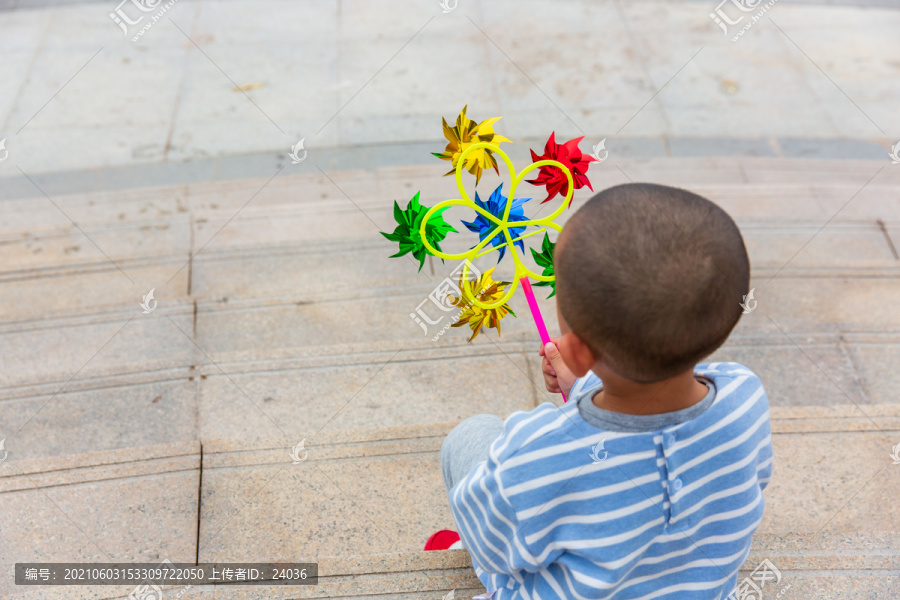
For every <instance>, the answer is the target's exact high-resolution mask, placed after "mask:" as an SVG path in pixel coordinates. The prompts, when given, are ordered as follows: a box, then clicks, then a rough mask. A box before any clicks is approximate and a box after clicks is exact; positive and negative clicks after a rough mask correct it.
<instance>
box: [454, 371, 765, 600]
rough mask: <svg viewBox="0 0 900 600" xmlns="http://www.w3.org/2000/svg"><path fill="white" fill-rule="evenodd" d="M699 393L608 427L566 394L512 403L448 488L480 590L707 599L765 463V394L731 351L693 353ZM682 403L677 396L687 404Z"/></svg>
mask: <svg viewBox="0 0 900 600" xmlns="http://www.w3.org/2000/svg"><path fill="white" fill-rule="evenodd" d="M695 373H696V374H698V375H701V376H705V378H708V379H709V380H711V381H712V383H714V390H715V397H714V399H713V400H712V403H711V404H710V405H709V407H708V408H707V409H706V410H704V411H703V412H702V413H700V414H699V415H696V416H694V418H691V419H690V420H687V421H684V422H680V423H677V424H673V425H669V426H666V427H663V428H662V429H658V430H655V431H627V432H626V431H611V430H608V429H600V428H598V427H595V426H593V425H591V424H590V423H588V422H587V421H585V420H584V418H583V417H582V415H581V413H580V411H579V409H578V402H579V400H580V399H581V398H584V397H588V402H589V401H590V400H589V398H590V397H591V396H593V394H594V393H596V391H597V390H599V389H600V388H601V387H602V384H601V383H600V381H599V379H598V378H597V377H596V376H595V375H593V373H589V374H588V376H586V377H584V378H581V379H579V380H578V381H577V382H576V384H575V386H574V387H573V388H572V393H571V394H570V396H571V397H570V399H569V402H568V403H567V404H566V405H564V406H563V407H562V408H559V407H556V406H554V405H553V404H550V403H549V402H548V403H544V404H542V405H540V406H539V407H537V408H535V409H534V410H531V411H529V412H524V411H518V412H515V413H513V414H512V415H511V416H510V417H509V418H508V419H507V420H506V422H505V423H504V429H503V433H502V434H501V435H500V437H499V438H497V440H496V441H494V443H493V444H492V445H491V449H490V454H489V458H488V459H487V461H486V462H484V463H480V464H479V465H477V466H476V467H475V468H474V469H473V470H472V472H470V473H469V474H468V476H467V477H465V478H464V479H463V480H462V481H460V482H459V483H458V484H457V485H456V486H455V487H454V488H453V489H452V490H451V491H450V506H451V510H452V512H453V517H454V520H455V521H456V524H457V527H458V530H459V534H460V537H461V538H462V542H463V545H464V546H465V547H466V548H467V549H468V551H469V553H470V554H471V556H472V561H473V565H474V567H475V571H476V573H477V575H478V577H479V579H480V580H481V582H482V583H483V584H484V585H485V588H486V589H487V590H488V591H489V592H490V591H493V590H497V592H496V594H495V595H494V596H493V599H494V600H512V599H523V600H538V599H543V600H549V599H555V598H574V599H578V600H582V599H588V598H590V599H615V600H638V599H640V600H650V599H661V600H674V599H675V598H677V599H678V600H695V599H696V600H701V599H702V600H718V599H723V598H726V597H727V596H728V594H729V593H730V592H731V591H732V589H733V588H734V586H735V584H736V581H737V572H738V569H739V568H740V567H741V565H742V564H743V563H744V561H745V560H746V558H747V555H748V554H749V552H750V538H751V536H752V535H753V533H754V532H755V531H756V529H757V527H758V526H759V523H760V521H761V519H762V514H763V505H764V501H763V494H762V490H763V489H764V488H765V487H766V484H767V483H768V482H769V478H770V477H771V474H772V436H771V431H770V428H769V407H768V400H767V398H766V393H765V390H764V389H763V386H762V383H761V382H760V380H759V378H758V377H757V376H756V375H755V374H754V373H753V372H751V371H750V370H749V369H747V368H746V367H744V366H742V365H739V364H737V363H710V364H704V365H698V366H697V367H696V368H695ZM688 410H690V409H688Z"/></svg>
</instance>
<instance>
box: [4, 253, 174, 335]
mask: <svg viewBox="0 0 900 600" xmlns="http://www.w3.org/2000/svg"><path fill="white" fill-rule="evenodd" d="M187 267H188V257H187V255H184V256H180V257H169V258H168V259H162V260H156V259H148V260H145V259H135V260H126V261H122V262H117V264H113V263H112V262H110V261H108V260H100V261H99V262H92V263H88V264H76V265H72V266H70V267H62V268H55V267H48V268H42V269H38V270H31V271H25V272H12V273H5V274H3V275H0V282H2V285H0V324H4V325H7V324H15V323H19V324H20V325H21V324H23V323H29V322H31V323H37V322H40V321H42V320H46V321H52V320H54V319H62V320H65V319H66V318H69V317H82V318H86V317H89V316H90V315H97V314H117V313H118V314H121V315H125V316H124V319H123V321H125V320H127V319H128V317H130V316H133V315H135V314H137V315H142V313H143V310H142V309H141V308H140V304H141V303H142V302H143V297H144V295H145V294H148V293H149V292H150V290H151V289H153V290H154V299H155V300H156V301H157V303H159V302H162V305H161V306H160V305H159V304H157V306H158V307H159V308H160V311H161V312H163V309H166V305H167V304H168V305H169V307H178V306H179V305H180V306H181V308H183V307H184V306H185V305H188V306H189V305H190V301H189V300H187V299H186V296H187V295H188V286H189V281H190V269H189V268H187ZM123 273H124V274H123ZM151 304H152V303H151ZM174 310H176V311H177V310H180V309H179V308H175V309H174ZM35 327H36V328H38V327H40V325H35Z"/></svg>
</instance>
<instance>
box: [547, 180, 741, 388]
mask: <svg viewBox="0 0 900 600" xmlns="http://www.w3.org/2000/svg"><path fill="white" fill-rule="evenodd" d="M554 254H555V256H554V259H555V265H554V266H555V271H556V294H557V297H558V302H559V310H560V314H561V315H562V317H563V319H565V321H566V322H567V323H568V325H569V327H570V328H571V329H572V331H573V332H574V333H575V334H576V335H578V336H579V337H580V338H581V339H582V340H584V342H585V343H586V344H587V345H588V347H589V348H591V350H592V351H593V352H594V354H595V355H596V356H597V357H598V358H599V357H600V356H601V355H603V357H604V358H605V359H606V360H607V362H608V363H609V365H610V367H611V368H612V369H613V370H614V371H615V372H617V373H619V374H620V375H621V376H622V377H625V378H627V379H631V380H633V381H638V382H643V383H651V382H655V381H660V380H663V379H666V378H668V377H671V376H673V375H675V374H677V373H680V372H682V371H684V370H685V369H689V368H693V367H694V365H696V364H697V362H699V361H700V359H702V358H703V357H705V356H708V355H709V354H711V353H712V352H713V351H715V350H716V348H718V347H719V346H721V345H722V344H723V343H724V342H725V340H726V339H727V338H728V335H729V334H730V333H731V330H732V329H733V328H734V326H735V325H736V324H737V321H738V319H740V316H741V313H742V309H741V306H740V302H741V301H742V299H743V295H744V294H746V293H747V288H748V287H749V285H750V261H749V259H748V258H747V249H746V248H745V247H744V240H743V238H742V237H741V232H740V231H739V230H738V227H737V225H736V224H735V222H734V221H733V220H732V219H731V217H729V216H728V214H727V213H726V212H725V211H724V210H722V209H721V208H720V207H718V206H717V205H716V204H714V203H713V202H710V201H709V200H707V199H706V198H704V197H702V196H698V195H697V194H694V193H692V192H689V191H687V190H683V189H679V188H674V187H668V186H665V185H656V184H651V183H630V184H625V185H618V186H615V187H611V188H609V189H606V190H604V191H602V192H600V193H598V194H596V195H595V196H594V197H593V198H591V199H590V200H589V201H588V202H587V203H586V204H585V205H584V206H582V207H581V208H580V209H578V211H577V212H576V213H575V214H574V215H573V216H572V217H571V218H570V219H569V221H568V223H567V224H566V225H565V227H564V229H563V232H562V234H561V235H560V239H559V246H558V248H557V250H556V252H555V253H554Z"/></svg>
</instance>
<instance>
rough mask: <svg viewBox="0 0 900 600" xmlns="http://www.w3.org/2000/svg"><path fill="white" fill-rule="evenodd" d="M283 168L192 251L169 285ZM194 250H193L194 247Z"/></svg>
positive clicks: (170, 279)
mask: <svg viewBox="0 0 900 600" xmlns="http://www.w3.org/2000/svg"><path fill="white" fill-rule="evenodd" d="M283 170H284V167H281V168H279V169H278V170H277V171H276V172H275V174H274V175H272V176H271V177H270V178H269V180H268V181H266V183H265V184H263V186H262V187H261V188H259V190H258V191H257V192H256V193H255V194H253V195H252V196H251V197H250V199H249V200H247V202H245V203H244V205H243V206H241V207H240V208H239V209H238V211H237V212H236V213H234V215H232V217H231V218H230V219H228V220H227V221H226V222H225V224H224V225H222V227H220V228H219V230H218V231H216V232H215V233H214V234H213V235H212V237H210V238H209V239H208V240H206V243H205V244H203V245H202V246H201V247H200V249H199V250H197V252H192V253H191V254H190V256H189V257H188V261H187V262H186V263H184V266H183V267H181V268H180V269H178V271H176V272H175V274H174V275H172V277H171V278H169V281H167V282H166V285H168V284H169V283H171V282H172V280H173V279H175V277H176V276H178V273H181V271H182V270H184V268H185V267H187V266H189V265H190V264H191V261H193V259H194V258H195V257H196V256H197V255H198V254H200V253H201V252H203V249H204V248H206V247H207V246H208V245H209V244H210V243H211V242H212V241H213V240H214V239H216V236H217V235H219V234H220V233H221V232H222V230H223V229H225V228H226V227H228V224H229V223H231V222H232V221H233V220H234V219H235V217H237V216H238V215H239V214H241V211H242V210H244V209H245V208H246V207H247V205H248V204H250V203H251V202H253V199H254V198H256V197H257V196H258V195H259V194H260V193H261V192H262V191H263V190H264V189H266V187H267V186H268V185H269V183H271V182H272V180H273V179H275V178H276V177H278V174H279V173H281V172H282V171H283ZM192 250H193V249H192Z"/></svg>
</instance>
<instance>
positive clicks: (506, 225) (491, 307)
mask: <svg viewBox="0 0 900 600" xmlns="http://www.w3.org/2000/svg"><path fill="white" fill-rule="evenodd" d="M499 118H500V117H496V118H493V119H487V120H486V121H482V122H481V123H477V124H476V123H475V122H474V121H472V120H470V119H469V118H468V117H467V116H466V108H463V110H462V113H460V115H459V117H458V118H457V120H456V126H455V127H450V126H449V125H448V124H447V121H446V120H444V134H445V135H446V136H447V139H448V140H449V143H448V144H447V148H446V150H445V151H444V152H443V153H440V154H438V153H434V155H435V156H437V157H438V158H441V159H442V160H449V161H450V162H451V164H452V165H453V169H451V171H450V172H449V173H447V175H450V174H455V175H456V187H457V188H458V190H459V193H460V197H459V198H455V199H451V200H444V201H443V202H439V203H438V204H437V205H435V206H432V207H431V208H427V207H424V206H422V205H421V204H419V201H418V198H419V194H418V193H417V194H416V195H415V196H414V197H413V199H412V200H410V203H409V205H408V206H407V208H406V210H405V211H401V210H400V208H399V206H398V205H397V204H396V202H395V206H394V218H395V220H396V221H397V228H396V229H395V230H394V232H393V233H390V234H387V233H383V232H382V234H383V235H384V236H385V237H386V238H388V239H389V240H391V241H394V242H398V243H399V244H400V252H398V253H397V254H395V255H394V256H401V255H403V254H405V253H408V252H412V254H413V256H414V257H415V258H417V259H418V260H419V269H420V270H421V267H422V263H423V262H424V257H425V255H426V254H430V255H432V256H436V257H438V258H440V259H442V260H452V261H456V260H459V261H464V262H463V264H462V265H461V270H460V271H459V284H458V286H457V284H456V283H454V282H453V281H451V280H450V279H445V280H444V282H443V283H442V284H440V285H439V287H438V289H440V290H450V289H453V291H454V292H457V293H455V294H451V293H449V292H447V291H441V293H440V294H439V296H440V298H441V299H446V300H447V301H449V306H446V307H441V310H445V311H446V310H450V309H451V307H456V308H458V309H460V310H459V315H458V317H457V320H456V322H454V323H453V324H452V326H453V327H462V326H464V325H468V326H469V327H470V329H471V330H472V335H471V337H470V338H469V341H470V342H471V341H472V340H473V339H475V337H476V336H477V335H478V334H479V333H480V332H482V331H483V330H484V329H485V328H493V329H496V330H497V334H498V335H499V334H500V321H501V319H503V318H504V317H505V316H506V315H508V314H511V315H513V316H516V315H515V313H514V312H513V311H512V309H511V308H510V306H509V304H508V302H509V300H510V298H512V296H513V294H515V292H516V290H517V289H518V288H519V286H521V287H522V289H523V290H524V292H525V297H526V300H527V301H528V307H529V309H530V310H531V314H532V317H533V318H534V322H535V326H536V327H537V330H538V333H539V334H540V337H541V341H542V342H543V343H545V344H546V343H547V342H549V341H550V335H549V334H548V332H547V327H546V325H545V323H544V319H543V317H542V316H541V312H540V309H539V308H538V304H537V300H536V299H535V297H534V292H533V290H532V289H531V281H530V280H532V279H533V280H535V282H536V283H535V285H538V286H549V287H551V288H552V289H551V293H550V296H548V298H549V297H553V295H554V294H555V293H556V286H555V272H554V269H553V253H554V249H555V244H554V243H553V242H552V241H551V240H550V235H549V234H550V232H551V230H552V231H553V232H559V231H562V226H560V225H559V224H557V223H556V219H557V218H558V217H559V216H560V215H561V214H562V213H563V212H564V211H565V210H566V209H567V208H568V207H569V206H571V203H572V194H573V192H574V191H575V190H576V189H579V188H582V187H584V186H588V187H589V188H591V184H590V181H589V180H588V178H587V168H588V165H589V164H590V163H591V162H592V161H594V160H596V159H595V158H593V157H592V156H590V155H585V154H582V153H581V151H580V150H579V149H578V143H579V142H580V141H581V140H582V138H576V139H573V140H569V141H568V142H565V143H564V144H557V143H556V141H555V134H551V135H550V139H549V140H548V141H547V144H546V146H545V148H544V155H542V156H539V155H537V154H536V153H535V152H534V151H532V153H531V155H532V159H533V162H532V164H530V165H528V166H527V167H525V168H524V169H523V170H522V171H521V172H516V170H515V167H514V166H513V164H512V161H511V160H510V158H509V156H507V155H506V153H505V152H503V151H502V150H501V149H500V147H499V145H498V144H499V143H501V142H508V141H509V140H508V139H507V138H505V137H502V136H500V135H497V134H495V133H494V130H493V124H494V123H495V122H496V121H497V120H499ZM497 157H499V158H500V159H502V161H503V163H504V164H505V165H506V167H507V169H508V170H509V175H510V187H509V193H508V195H504V194H503V184H502V183H501V184H499V185H498V186H497V187H496V188H495V189H494V191H493V192H492V193H491V195H490V197H489V198H488V199H487V201H484V200H482V199H481V197H480V196H479V195H478V193H477V192H476V193H475V199H474V200H473V199H472V198H471V197H470V196H469V194H468V192H467V190H466V186H465V185H463V179H462V173H463V170H466V171H468V172H470V173H471V174H473V175H474V176H475V183H476V185H477V184H478V182H479V181H480V179H481V175H482V172H483V171H484V169H486V168H489V167H491V168H493V169H494V170H495V171H496V172H497V174H498V175H499V173H500V170H499V163H498V161H497ZM535 170H537V171H538V173H537V177H536V178H535V179H532V180H530V181H528V183H531V184H533V185H543V186H546V188H547V193H548V197H547V199H545V200H544V201H543V202H548V201H549V200H552V199H553V198H555V197H556V196H557V195H559V196H561V198H560V204H559V206H558V207H557V208H556V210H554V211H553V212H552V213H551V214H549V215H547V216H544V217H541V218H529V217H528V216H526V215H525V205H526V203H527V202H528V201H530V200H531V198H517V197H516V190H517V189H518V187H519V185H520V184H521V183H522V182H523V181H525V178H526V177H527V176H529V174H530V173H531V172H532V171H535ZM591 189H593V188H591ZM450 207H463V208H466V209H469V210H472V211H474V213H475V217H474V218H473V219H472V220H471V221H461V222H462V224H463V225H464V226H465V227H466V229H468V230H469V231H470V232H472V233H477V234H478V242H477V243H476V244H475V245H474V246H472V247H471V248H470V249H469V250H467V251H465V252H461V253H456V254H453V253H446V252H443V251H442V250H441V247H440V245H439V243H440V242H442V241H444V239H445V238H446V236H447V235H448V233H449V232H457V231H456V230H455V229H454V228H453V227H451V226H450V225H449V224H448V223H447V222H446V221H444V213H445V211H446V210H447V209H448V208H450ZM542 232H543V233H544V238H543V241H542V243H541V249H540V251H537V250H535V249H534V248H529V250H531V257H532V258H533V259H534V264H535V265H537V267H539V268H540V269H541V272H540V273H536V272H535V271H532V270H531V269H530V268H529V267H528V266H526V265H525V263H524V262H523V259H524V257H526V256H527V254H526V253H525V240H526V239H527V238H529V237H531V236H534V235H538V234H540V233H542ZM507 249H509V250H510V252H509V253H508V254H507V252H506V251H507ZM491 252H497V253H498V257H497V263H498V264H499V263H500V261H502V260H503V259H504V258H505V257H506V256H507V255H509V256H511V257H512V260H513V271H514V275H513V277H512V278H511V280H510V281H494V280H493V279H492V277H491V275H492V273H493V271H494V268H496V267H494V268H491V269H490V270H488V271H486V272H485V273H478V272H477V269H475V268H474V266H473V264H472V261H474V260H475V259H478V258H480V257H483V256H485V255H487V254H490V253H491ZM436 291H437V290H436ZM436 303H437V302H436ZM411 316H413V317H414V318H415V317H416V316H417V315H415V314H413V315H411ZM423 318H424V315H423ZM416 322H417V323H418V324H419V326H421V327H422V328H423V329H424V330H425V331H426V332H427V327H426V325H425V322H424V321H423V320H422V319H418V318H416ZM436 322H437V321H432V320H430V319H428V323H429V324H434V323H436ZM436 337H437V336H436Z"/></svg>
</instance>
